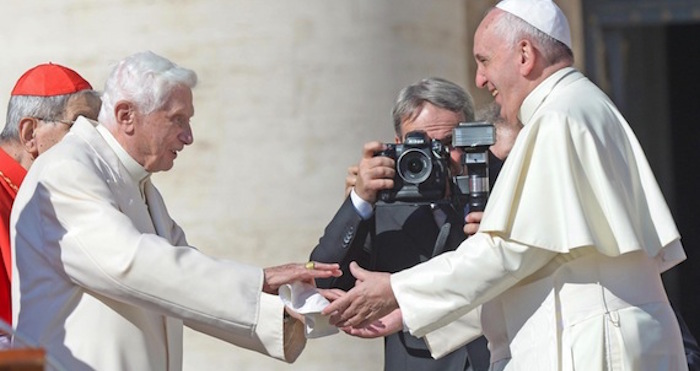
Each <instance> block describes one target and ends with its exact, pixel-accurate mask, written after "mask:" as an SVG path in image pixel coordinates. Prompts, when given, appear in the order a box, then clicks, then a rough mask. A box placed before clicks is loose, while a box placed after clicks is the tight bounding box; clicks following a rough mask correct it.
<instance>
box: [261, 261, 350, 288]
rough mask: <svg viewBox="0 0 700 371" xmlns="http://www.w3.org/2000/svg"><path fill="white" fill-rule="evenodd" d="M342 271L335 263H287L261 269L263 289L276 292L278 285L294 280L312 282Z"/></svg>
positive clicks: (338, 275) (336, 274)
mask: <svg viewBox="0 0 700 371" xmlns="http://www.w3.org/2000/svg"><path fill="white" fill-rule="evenodd" d="M342 274H343V272H342V271H341V270H340V265H338V264H336V263H319V262H308V263H289V264H284V265H279V266H276V267H270V268H265V269H263V276H264V283H263V291H264V292H266V293H268V294H277V290H278V289H279V287H280V286H282V285H285V284H288V283H292V282H295V281H304V282H312V281H313V280H314V279H316V278H328V277H331V276H332V277H340V276H341V275H342Z"/></svg>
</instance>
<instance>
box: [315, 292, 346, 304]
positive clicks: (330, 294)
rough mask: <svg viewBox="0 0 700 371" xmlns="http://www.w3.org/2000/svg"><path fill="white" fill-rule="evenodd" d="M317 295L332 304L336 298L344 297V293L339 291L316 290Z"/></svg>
mask: <svg viewBox="0 0 700 371" xmlns="http://www.w3.org/2000/svg"><path fill="white" fill-rule="evenodd" d="M317 290H318V293H319V294H321V296H323V297H324V298H326V299H327V300H328V301H330V302H333V301H335V300H337V299H338V298H340V297H342V296H343V295H345V291H343V290H341V289H317Z"/></svg>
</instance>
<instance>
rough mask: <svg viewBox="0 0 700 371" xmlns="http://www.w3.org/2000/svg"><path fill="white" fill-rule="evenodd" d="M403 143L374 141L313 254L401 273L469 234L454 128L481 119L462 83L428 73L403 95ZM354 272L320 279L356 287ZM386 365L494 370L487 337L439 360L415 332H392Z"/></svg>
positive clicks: (399, 128)
mask: <svg viewBox="0 0 700 371" xmlns="http://www.w3.org/2000/svg"><path fill="white" fill-rule="evenodd" d="M392 116H393V121H394V129H395V132H396V137H395V144H393V143H392V144H388V143H387V144H385V143H381V142H370V143H367V144H365V146H364V148H363V157H362V159H361V160H360V162H359V164H358V166H357V167H351V168H350V169H349V171H348V178H347V179H346V185H347V186H348V188H349V190H348V192H346V194H349V195H348V196H347V198H346V200H345V202H344V203H343V205H342V206H341V207H340V209H339V210H338V212H337V213H336V215H335V216H334V218H333V220H331V222H330V223H329V225H328V226H327V227H326V229H325V232H324V235H323V236H322V237H321V239H320V241H319V245H318V246H316V248H314V250H313V252H312V253H311V259H312V260H315V261H322V262H338V263H340V264H341V268H342V269H345V271H346V272H349V270H348V265H349V263H350V262H351V261H356V262H358V263H359V264H360V265H361V266H363V267H365V268H368V269H373V270H379V271H384V272H397V271H400V270H402V269H405V268H409V267H412V266H414V265H416V264H418V263H421V262H423V261H426V260H428V259H430V258H431V257H432V256H434V255H435V254H437V253H440V252H442V251H449V250H454V249H455V248H456V247H457V246H458V245H459V244H460V243H461V242H462V241H463V240H464V239H465V238H466V235H465V233H464V230H463V225H464V216H463V211H462V210H459V211H458V210H456V208H455V207H454V203H453V202H451V198H450V193H451V190H450V184H451V182H450V176H451V175H460V174H462V172H463V165H462V151H461V150H459V149H455V148H453V147H452V133H453V129H454V128H455V127H457V125H458V124H459V123H460V122H464V121H472V120H473V119H474V108H473V103H472V99H471V97H470V96H469V94H468V93H467V92H466V91H465V90H464V89H462V88H461V87H459V86H457V85H456V84H454V83H452V82H449V81H446V80H443V79H439V78H427V79H423V80H421V81H419V82H417V83H415V84H413V85H410V86H407V87H406V88H404V89H403V90H401V92H400V93H399V96H398V98H397V101H396V104H395V106H394V108H393V110H392ZM354 282H355V281H354V278H353V277H352V275H350V274H344V275H343V276H341V277H337V278H331V279H318V280H317V284H318V286H319V287H321V288H340V289H343V290H349V289H350V288H352V287H353V285H354ZM384 344H385V349H384V369H385V370H387V371H391V370H397V371H399V370H401V371H403V370H407V369H410V370H426V371H427V370H436V371H438V370H440V371H442V370H446V371H451V370H460V371H462V370H487V369H488V365H489V353H488V349H487V348H486V341H485V339H484V338H483V337H482V338H480V339H478V340H476V341H474V342H472V343H470V344H468V345H467V346H466V347H461V348H459V349H457V350H455V351H454V352H452V353H450V354H449V355H447V356H445V357H443V358H441V359H440V360H435V359H433V358H432V357H431V356H430V351H429V350H428V348H427V346H426V344H425V342H424V341H423V340H422V339H418V338H415V337H413V336H411V335H410V334H408V333H402V332H399V333H397V334H393V335H390V336H387V337H386V338H385V341H384Z"/></svg>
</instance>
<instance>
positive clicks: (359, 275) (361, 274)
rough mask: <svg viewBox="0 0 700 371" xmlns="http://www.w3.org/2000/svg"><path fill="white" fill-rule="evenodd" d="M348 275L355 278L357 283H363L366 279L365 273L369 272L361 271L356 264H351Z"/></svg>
mask: <svg viewBox="0 0 700 371" xmlns="http://www.w3.org/2000/svg"><path fill="white" fill-rule="evenodd" d="M350 273H352V276H353V277H355V278H356V279H357V280H358V281H364V280H365V279H366V278H367V273H369V271H368V270H365V269H363V268H362V267H360V266H359V265H358V264H357V263H355V262H351V263H350Z"/></svg>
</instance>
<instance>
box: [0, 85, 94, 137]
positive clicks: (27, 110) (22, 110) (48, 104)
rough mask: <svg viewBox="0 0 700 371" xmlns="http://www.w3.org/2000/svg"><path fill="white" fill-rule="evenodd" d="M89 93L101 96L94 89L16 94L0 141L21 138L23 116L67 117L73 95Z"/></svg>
mask: <svg viewBox="0 0 700 371" xmlns="http://www.w3.org/2000/svg"><path fill="white" fill-rule="evenodd" d="M83 94H89V95H93V96H95V97H96V98H99V93H97V92H96V91H94V90H81V91H78V92H75V93H70V94H63V95H54V96H50V97H42V96H34V95H14V96H11V97H10V101H9V103H8V104H7V117H6V121H5V128H4V129H3V130H2V133H0V141H3V142H8V141H18V140H19V122H20V120H21V119H22V118H23V117H35V118H39V119H44V120H48V121H51V120H62V119H65V117H64V114H65V109H66V104H67V103H68V100H69V99H70V98H71V97H72V96H74V95H75V96H77V95H83Z"/></svg>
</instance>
